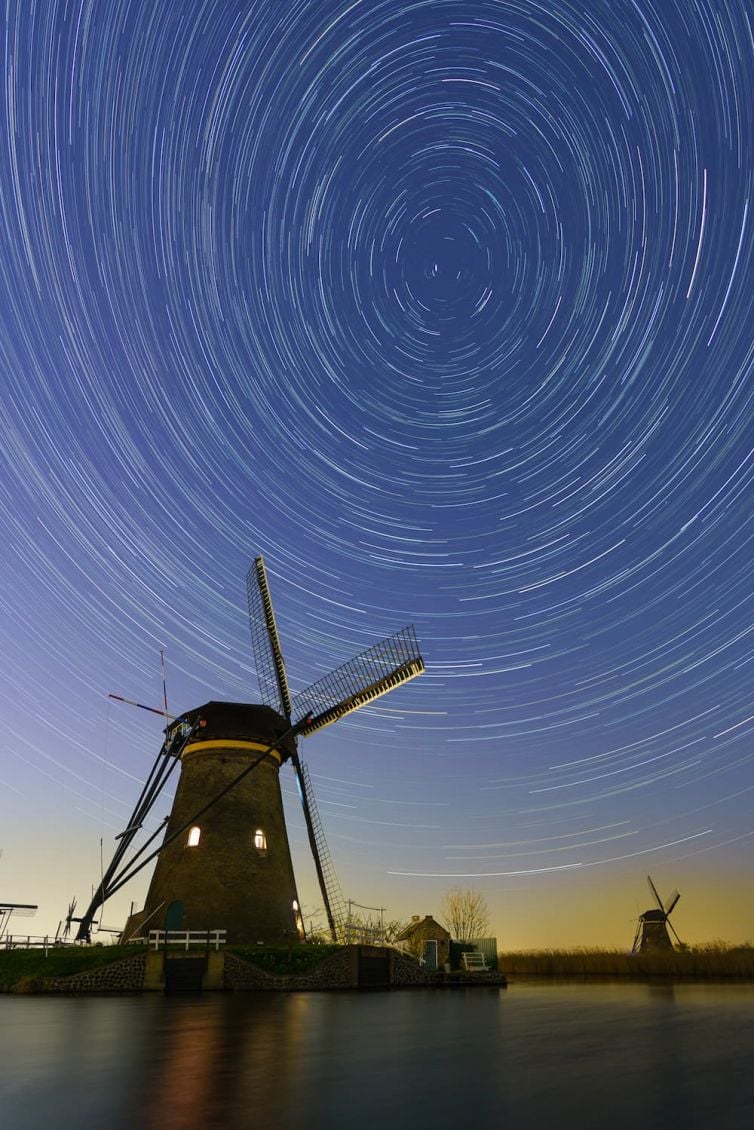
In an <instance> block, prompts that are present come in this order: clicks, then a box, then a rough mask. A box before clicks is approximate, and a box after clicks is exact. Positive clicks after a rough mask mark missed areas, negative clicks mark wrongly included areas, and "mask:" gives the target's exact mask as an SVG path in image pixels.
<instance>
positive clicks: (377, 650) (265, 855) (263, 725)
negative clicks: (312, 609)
mask: <svg viewBox="0 0 754 1130" xmlns="http://www.w3.org/2000/svg"><path fill="white" fill-rule="evenodd" d="M246 585H247V595H248V601H249V617H250V621H251V635H252V644H253V648H254V656H255V660H256V666H257V674H258V677H259V683H260V689H261V693H262V700H263V701H262V703H261V704H253V703H242V702H208V703H206V704H205V705H204V706H200V707H197V708H195V709H193V710H189V711H187V712H186V713H185V714H183V715H182V716H181V717H180V718H177V719H174V720H170V721H169V724H168V725H167V727H166V730H165V734H166V737H165V742H164V744H163V746H162V748H161V750H160V752H159V754H158V756H157V759H156V761H155V764H154V766H153V767H152V770H151V772H150V774H149V776H148V778H147V781H146V783H145V785H144V788H143V789H142V792H141V795H140V797H139V800H138V801H137V804H136V808H135V809H134V812H133V813H132V815H131V817H130V819H129V820H128V823H127V826H126V829H125V831H124V832H121V833H120V835H119V836H118V837H116V839H117V840H118V846H117V848H116V851H115V855H114V857H113V860H112V861H111V863H110V865H109V866H108V868H107V869H106V870H105V872H104V874H103V876H102V880H101V882H100V884H99V886H98V888H97V890H96V891H95V894H94V897H93V899H92V902H91V904H90V906H89V908H88V909H87V911H86V913H85V914H84V915H83V916H82V918H81V919H80V925H79V930H78V934H77V938H78V939H79V940H88V939H89V937H90V933H91V926H92V922H93V920H94V915H95V914H96V912H97V909H98V908H99V907H100V906H101V905H102V903H104V901H105V900H106V899H108V898H109V897H110V896H111V895H113V894H114V893H115V892H116V891H117V890H119V889H120V888H121V887H122V886H123V885H124V884H125V883H127V882H128V881H129V880H130V879H132V878H133V877H134V875H136V874H137V872H138V871H140V870H141V869H142V868H143V867H144V866H146V864H148V863H149V862H150V861H151V860H152V859H154V858H155V857H157V864H156V866H155V871H154V875H153V877H152V881H151V884H150V887H149V892H148V894H147V898H146V902H145V905H144V909H143V910H141V911H139V912H138V913H137V914H134V915H131V917H130V918H129V920H128V923H127V924H126V928H125V931H124V936H127V937H131V936H135V935H137V934H139V933H141V932H142V931H146V930H148V929H149V928H150V927H151V928H153V929H155V928H164V929H170V930H214V929H224V930H226V931H227V940H228V941H229V942H251V943H255V942H283V941H290V940H291V939H292V938H295V937H296V936H297V935H298V936H300V935H301V933H302V931H303V927H302V922H301V915H300V910H299V902H298V897H297V893H296V886H295V880H294V876H293V865H292V862H291V856H290V848H289V845H288V834H287V831H286V827H285V820H284V816H283V805H282V796H281V792H280V782H279V771H280V766H281V765H282V764H283V762H285V761H288V760H290V762H291V764H292V765H293V768H294V771H295V774H296V778H297V782H298V787H299V794H300V797H301V803H302V806H303V810H304V819H305V822H306V829H307V834H308V838H309V844H310V847H311V850H312V855H313V857H314V865H315V868H316V871H317V878H318V880H319V885H320V889H321V892H322V899H323V902H324V905H325V911H326V913H327V919H328V924H329V926H330V932H331V934H332V936H333V938H334V939H335V938H336V937H337V935H338V932H339V928H340V927H341V925H342V922H343V909H344V908H343V896H342V894H341V892H340V888H339V886H338V883H337V879H336V877H335V872H334V869H333V866H332V862H331V860H330V856H329V853H328V850H327V844H326V842H325V837H324V833H323V830H322V824H321V822H320V819H319V815H318V813H317V808H316V803H315V799H314V794H313V792H312V788H311V784H310V781H309V775H308V773H307V770H306V767H305V766H304V764H303V763H302V762H301V760H300V758H299V755H298V750H297V747H296V738H297V737H299V736H300V737H307V736H308V735H310V734H313V733H315V732H316V731H318V730H320V729H322V728H323V727H325V726H329V725H331V724H332V723H333V722H337V721H338V720H339V719H340V718H342V717H344V716H345V715H346V714H349V713H351V712H352V711H354V710H359V709H360V708H361V707H362V706H366V705H367V704H368V703H370V702H373V701H374V700H375V699H377V698H379V697H380V696H381V695H383V694H387V693H388V692H389V691H391V690H393V689H394V688H395V687H397V686H400V685H401V684H402V683H405V682H407V681H408V680H409V679H413V678H414V677H415V676H417V675H421V673H422V672H423V671H424V663H423V661H422V658H421V655H420V653H419V650H418V645H417V642H416V636H415V634H414V630H413V628H405V629H403V630H402V631H400V632H398V633H396V634H395V635H393V636H390V637H388V638H387V639H385V640H383V641H382V642H381V643H379V644H377V645H376V646H375V647H372V648H370V649H369V650H368V651H365V652H363V653H362V654H361V655H359V656H357V657H356V658H355V659H352V660H350V661H349V662H348V663H346V664H344V665H343V666H342V667H339V668H337V670H335V671H332V672H331V673H330V674H329V675H326V676H325V677H324V678H323V679H321V680H319V681H318V682H317V683H315V684H313V686H311V687H309V689H308V690H305V691H303V692H302V693H301V694H299V695H297V696H296V697H295V698H293V699H292V698H291V695H290V691H289V689H288V678H287V675H286V670H285V664H284V662H283V656H282V652H281V649H280V641H279V638H278V631H277V625H276V623H275V616H274V613H273V609H272V600H271V597H270V590H269V585H268V582H267V574H266V571H265V567H264V562H263V560H262V558H261V557H257V558H256V560H255V561H254V564H253V565H252V567H251V568H250V570H249V573H248V576H247V578H246ZM149 709H152V708H149ZM155 712H156V713H163V714H165V715H167V709H166V710H165V711H155ZM177 765H180V766H181V773H180V778H179V781H178V786H177V789H176V793H175V799H174V801H173V807H172V811H171V813H170V816H169V817H167V818H166V823H163V824H162V825H160V827H159V828H158V829H157V830H156V831H155V832H153V833H152V834H151V836H149V838H148V839H147V840H146V843H144V844H142V846H141V848H139V849H138V851H136V852H135V854H134V855H133V856H132V857H131V859H130V860H128V861H125V855H126V852H127V850H128V847H129V846H130V844H131V843H132V841H133V840H134V837H135V836H136V835H137V834H138V832H139V830H140V829H141V828H142V827H143V825H144V821H145V819H146V818H147V816H148V814H149V812H150V811H151V809H152V807H153V805H154V803H155V801H156V800H157V797H158V796H159V795H160V793H161V792H162V790H163V788H164V786H165V784H166V782H167V780H168V778H169V777H170V775H171V774H172V772H173V771H174V769H175V767H176V766H177ZM163 830H164V839H163V842H162V845H161V846H159V847H156V848H155V849H154V850H153V851H151V852H150V853H149V854H146V855H145V854H144V853H145V852H146V850H147V848H148V847H149V846H150V845H151V844H152V843H153V841H154V840H155V839H156V838H157V837H158V836H159V835H160V834H161V833H162V832H163Z"/></svg>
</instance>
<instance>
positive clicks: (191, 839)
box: [186, 825, 202, 847]
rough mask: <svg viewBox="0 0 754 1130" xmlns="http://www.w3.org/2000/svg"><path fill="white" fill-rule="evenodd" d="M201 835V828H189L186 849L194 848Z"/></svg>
mask: <svg viewBox="0 0 754 1130" xmlns="http://www.w3.org/2000/svg"><path fill="white" fill-rule="evenodd" d="M201 834H202V830H201V828H197V827H196V825H194V827H193V828H190V829H189V835H188V841H187V844H186V846H187V847H196V845H197V844H198V843H199V839H200V837H201Z"/></svg>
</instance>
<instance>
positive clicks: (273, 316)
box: [0, 0, 754, 947]
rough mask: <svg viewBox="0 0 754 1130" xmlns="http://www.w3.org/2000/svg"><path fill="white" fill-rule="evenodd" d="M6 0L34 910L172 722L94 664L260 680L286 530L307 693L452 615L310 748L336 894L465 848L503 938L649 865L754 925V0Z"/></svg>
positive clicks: (575, 913) (4, 389) (390, 899)
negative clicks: (382, 687)
mask: <svg viewBox="0 0 754 1130" xmlns="http://www.w3.org/2000/svg"><path fill="white" fill-rule="evenodd" d="M2 31H3V34H2V38H1V39H0V52H1V53H2V76H3V90H2V94H0V113H1V114H2V136H1V139H0V218H1V221H2V254H1V255H0V407H1V409H2V415H1V425H0V426H1V429H2V430H1V442H0V520H1V521H2V528H3V537H2V538H1V539H0V570H1V573H0V576H1V578H2V585H1V586H0V610H1V612H2V615H1V616H0V720H1V721H2V726H1V727H0V848H2V849H3V855H2V859H0V898H2V899H9V900H14V901H21V902H38V903H39V904H40V911H39V914H38V916H37V918H36V920H35V921H34V922H33V924H32V923H30V924H29V925H28V927H27V925H26V924H25V923H24V925H23V927H22V928H23V929H24V931H26V929H27V928H28V929H34V930H35V931H38V932H40V933H44V932H45V931H46V930H48V929H52V930H53V931H54V929H55V926H56V925H57V922H58V919H59V918H60V917H61V915H62V914H63V913H64V912H65V908H66V906H67V904H68V902H69V901H70V899H71V898H72V897H73V895H77V896H78V898H79V903H80V904H81V903H85V902H86V901H88V897H89V895H90V892H91V886H92V884H93V883H95V882H96V881H97V880H98V877H99V872H100V839H102V840H103V854H104V857H105V862H107V858H108V856H109V853H110V852H111V850H112V847H113V836H114V835H115V834H116V833H117V832H119V831H121V830H122V829H123V828H124V827H125V824H126V820H127V817H128V814H129V812H130V809H131V806H132V804H133V801H134V800H135V797H136V795H137V793H138V789H139V781H140V779H141V778H142V777H143V776H144V775H145V774H146V772H147V769H148V767H149V765H150V764H151V762H152V760H153V758H154V756H155V754H156V752H157V749H158V748H159V744H160V740H161V733H160V720H159V719H157V718H153V717H152V716H150V715H148V714H146V713H144V712H141V711H138V710H136V709H134V708H131V707H128V706H123V705H118V704H114V703H111V702H110V701H109V700H108V698H107V695H108V693H110V692H114V693H117V694H121V695H124V696H126V697H130V698H134V699H137V700H139V701H141V702H145V703H149V704H151V705H154V706H160V704H161V701H162V683H161V676H160V662H159V652H160V649H161V648H164V650H165V663H166V669H167V691H168V698H169V705H170V708H171V710H172V712H173V713H176V714H177V713H180V712H181V711H183V710H186V709H189V708H191V707H194V706H197V705H199V704H200V703H202V702H205V701H207V700H208V699H211V698H225V699H231V700H238V701H255V700H256V699H257V698H258V687H257V682H256V673H255V669H254V664H253V658H252V651H251V645H250V638H249V627H248V618H247V612H246V606H245V589H244V577H245V574H246V570H247V568H248V566H249V563H250V561H251V559H252V558H253V557H254V556H255V555H256V554H258V553H262V554H264V556H265V559H266V562H267V567H268V571H269V575H270V584H271V587H272V594H273V599H274V602H275V607H276V611H277V616H278V623H279V628H280V635H281V640H282V645H283V651H284V654H285V658H286V662H287V665H288V673H289V678H290V681H291V685H292V689H293V691H294V693H295V692H297V691H300V690H302V689H303V688H304V687H305V686H307V685H308V684H309V683H310V682H313V681H314V680H315V679H317V678H319V677H321V676H322V675H323V674H324V673H325V672H326V671H328V670H329V669H330V668H331V667H333V666H335V665H337V664H338V663H341V662H343V661H344V660H346V659H347V658H349V657H350V656H351V655H352V654H354V653H356V652H358V651H360V650H362V649H363V648H365V647H367V646H369V645H370V644H371V643H373V642H375V641H376V640H377V639H379V638H380V637H382V636H384V635H387V634H388V633H390V632H391V631H394V630H396V629H398V628H400V627H402V626H403V625H404V624H406V623H410V622H414V623H415V624H416V628H417V632H418V634H419V637H420V640H421V643H422V652H423V655H424V658H425V661H426V664H427V673H426V674H425V675H424V676H423V677H422V678H420V679H416V680H414V681H413V682H412V683H411V684H409V685H408V686H406V687H404V688H401V689H400V690H398V691H396V692H395V693H393V694H392V695H391V696H390V697H388V698H384V699H382V700H380V702H378V703H377V704H375V705H374V706H372V707H371V708H369V709H366V710H364V711H362V712H361V713H359V714H357V715H353V716H351V717H350V718H348V719H346V720H344V721H343V722H340V723H339V724H338V725H337V726H335V727H331V728H330V729H327V730H325V731H323V732H322V733H321V734H320V735H318V736H316V737H314V738H312V739H310V740H309V741H307V742H306V744H305V745H304V746H303V747H302V754H303V756H304V758H305V760H306V761H307V763H308V764H309V768H310V771H311V773H312V779H313V784H314V787H315V790H316V793H317V796H318V799H319V806H320V811H321V815H322V819H323V822H324V825H325V830H326V833H327V836H328V841H329V844H330V848H331V852H332V855H333V857H334V860H335V863H336V866H337V869H338V872H339V874H340V878H341V883H342V886H343V890H344V893H345V895H346V897H349V896H350V897H352V898H354V899H356V900H357V901H358V902H360V903H363V904H367V905H384V906H385V907H386V908H387V912H388V917H391V918H405V917H407V916H409V915H410V914H412V913H416V914H429V913H434V914H437V913H438V912H439V906H440V899H441V896H442V893H443V892H444V891H445V889H446V888H447V887H448V886H450V885H462V886H472V887H475V888H478V889H480V890H482V891H483V892H484V894H485V895H486V897H487V899H488V902H489V904H490V908H491V910H492V917H493V928H494V932H495V933H496V934H497V936H498V939H499V941H500V944H501V945H502V946H503V947H510V946H518V945H520V946H537V945H557V944H568V945H573V944H605V945H608V944H609V945H616V946H629V945H630V943H631V940H632V938H633V932H634V924H633V922H632V921H631V920H632V918H635V917H636V913H637V909H638V910H646V909H647V908H648V907H649V905H650V899H649V893H648V891H647V887H646V881H645V876H646V874H647V873H650V874H651V875H652V877H653V878H654V880H655V882H656V884H657V886H658V887H659V888H660V893H661V894H667V893H669V891H670V889H671V888H672V887H674V886H677V887H679V888H680V890H681V893H682V899H681V902H680V903H679V905H678V907H677V909H676V911H675V912H674V916H673V922H674V924H675V926H676V928H677V930H678V932H679V934H680V935H681V937H682V938H684V940H687V941H691V942H694V941H704V940H707V939H712V938H720V937H722V938H726V939H728V940H730V941H742V940H744V939H746V938H752V937H753V936H754V900H753V899H752V897H751V880H752V877H753V873H754V854H753V853H754V817H753V816H752V799H753V797H754V705H753V703H752V693H751V688H752V677H753V676H754V663H752V643H753V641H754V635H753V633H754V620H753V618H752V576H751V571H752V530H753V527H752V486H753V480H754V457H753V456H752V437H753V436H754V386H753V378H752V371H753V369H754V335H753V334H752V327H753V326H754V285H753V282H752V279H753V276H754V271H753V267H754V217H753V216H752V211H753V210H754V202H753V200H752V189H753V185H754V151H753V143H754V114H753V113H752V103H751V98H752V90H754V14H753V13H752V9H751V7H750V5H749V3H748V0H654V2H651V0H635V2H632V0H590V2H589V3H576V2H573V3H570V2H565V0H546V2H545V0H542V2H534V0H416V2H413V3H407V2H403V3H399V2H395V0H382V2H381V0H303V2H302V0H285V2H282V0H281V2H280V3H278V2H274V0H245V2H243V3H238V2H233V0H204V2H199V0H196V2H193V0H181V2H180V3H176V0H148V2H147V0H141V2H137V0H107V3H97V2H95V0H66V2H64V0H40V2H35V0H7V3H6V5H5V10H4V12H3V17H2ZM283 789H284V795H285V798H286V805H287V808H288V809H289V812H290V836H291V842H292V848H293V851H294V863H295V866H296V872H297V878H298V882H299V890H300V895H301V898H302V900H303V902H304V903H305V904H306V906H307V908H312V909H313V908H314V906H315V905H316V902H317V894H316V890H315V885H314V880H313V871H312V868H311V866H310V865H309V864H308V863H307V859H306V850H307V849H306V838H305V832H304V826H303V818H302V816H301V814H300V811H299V809H298V808H297V800H296V792H295V785H294V781H293V777H292V774H291V773H290V771H289V770H285V771H284V773H283ZM168 804H169V802H168V800H167V799H165V800H163V801H162V802H161V803H160V804H158V806H157V808H156V809H155V813H154V823H153V825H152V826H153V827H154V826H156V823H157V821H158V820H159V819H160V818H161V817H162V816H163V815H164V814H165V812H166V811H167V809H168ZM144 890H145V884H144V882H142V881H137V882H135V883H134V885H133V889H130V888H127V889H126V891H125V892H122V893H121V894H119V895H118V896H116V898H115V899H114V900H113V903H112V904H110V905H109V906H108V908H107V911H106V913H105V915H104V921H105V924H106V925H112V926H116V927H117V926H120V925H122V923H123V921H124V919H125V915H126V913H127V910H128V905H129V902H130V900H131V899H136V900H137V901H138V900H139V899H141V898H143V894H144ZM19 925H20V923H19ZM219 925H220V924H219ZM17 928H18V925H17Z"/></svg>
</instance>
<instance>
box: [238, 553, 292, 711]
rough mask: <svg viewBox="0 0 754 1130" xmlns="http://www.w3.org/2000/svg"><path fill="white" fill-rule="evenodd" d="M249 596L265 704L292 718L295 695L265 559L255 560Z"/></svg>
mask: <svg viewBox="0 0 754 1130" xmlns="http://www.w3.org/2000/svg"><path fill="white" fill-rule="evenodd" d="M246 595H247V597H248V601H249V623H250V625H251V646H252V648H253V651H254V662H255V663H256V666H257V677H258V679H259V689H260V691H261V692H262V701H263V702H264V703H266V705H267V706H272V707H274V708H275V710H277V711H278V713H279V714H282V715H283V717H284V718H290V717H291V694H290V691H289V690H288V677H287V675H286V673H285V664H284V662H283V653H282V651H281V649H280V639H279V637H278V629H277V624H276V623H275V613H274V612H273V609H272V597H271V596H270V586H269V584H268V583H267V570H266V569H265V567H264V558H262V557H256V558H255V559H254V564H253V565H252V566H251V568H250V569H249V571H248V573H247V574H246Z"/></svg>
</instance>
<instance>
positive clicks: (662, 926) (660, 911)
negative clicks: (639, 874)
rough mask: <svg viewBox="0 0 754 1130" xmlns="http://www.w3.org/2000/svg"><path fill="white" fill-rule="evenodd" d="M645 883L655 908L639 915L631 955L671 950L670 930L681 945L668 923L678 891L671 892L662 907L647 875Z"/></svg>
mask: <svg viewBox="0 0 754 1130" xmlns="http://www.w3.org/2000/svg"><path fill="white" fill-rule="evenodd" d="M647 883H648V884H649V889H650V891H651V892H652V896H653V898H654V900H655V902H656V903H657V906H656V907H651V908H650V909H649V910H645V911H644V913H643V914H640V915H639V920H638V922H637V925H636V934H635V935H634V944H633V946H632V947H631V953H643V952H644V951H645V950H672V949H673V943H672V941H671V939H670V934H669V933H668V931H669V930H672V931H673V933H674V934H675V938H676V941H677V942H678V944H679V945H683V943H682V942H681V939H680V938H679V937H678V934H677V933H676V931H675V928H674V927H673V924H672V923H671V922H670V921H669V918H670V915H671V913H672V911H673V908H674V907H675V905H676V903H677V902H678V900H679V898H680V897H681V896H680V895H679V893H678V891H673V893H672V894H671V895H670V896H669V897H668V899H667V900H666V902H665V904H664V905H663V902H662V899H661V898H660V896H659V894H658V893H657V888H656V887H655V885H654V883H653V882H652V878H651V876H649V875H647Z"/></svg>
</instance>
